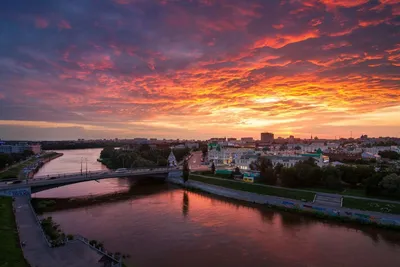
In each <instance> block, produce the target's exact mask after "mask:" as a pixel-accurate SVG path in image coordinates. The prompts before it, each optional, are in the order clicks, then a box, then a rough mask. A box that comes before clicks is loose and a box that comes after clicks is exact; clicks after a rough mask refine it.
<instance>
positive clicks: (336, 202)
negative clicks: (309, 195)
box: [314, 193, 343, 207]
mask: <svg viewBox="0 0 400 267" xmlns="http://www.w3.org/2000/svg"><path fill="white" fill-rule="evenodd" d="M314 203H315V204H318V205H323V206H328V207H342V203H343V197H342V196H341V195H332V194H329V195H328V194H321V193H317V194H315V200H314Z"/></svg>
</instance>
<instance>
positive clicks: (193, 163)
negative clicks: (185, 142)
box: [189, 151, 209, 171]
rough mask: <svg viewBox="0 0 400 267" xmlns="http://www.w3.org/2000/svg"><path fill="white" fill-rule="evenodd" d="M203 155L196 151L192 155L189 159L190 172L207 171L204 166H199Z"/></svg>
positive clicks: (206, 167)
mask: <svg viewBox="0 0 400 267" xmlns="http://www.w3.org/2000/svg"><path fill="white" fill-rule="evenodd" d="M202 156H203V153H202V152H201V151H196V152H193V153H192V156H191V157H190V159H189V168H190V170H191V171H207V170H208V169H209V168H208V166H206V165H201V163H202V162H201V158H202Z"/></svg>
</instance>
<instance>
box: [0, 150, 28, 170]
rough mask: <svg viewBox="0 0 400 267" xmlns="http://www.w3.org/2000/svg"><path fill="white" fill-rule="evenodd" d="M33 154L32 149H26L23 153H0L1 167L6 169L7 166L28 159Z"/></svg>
mask: <svg viewBox="0 0 400 267" xmlns="http://www.w3.org/2000/svg"><path fill="white" fill-rule="evenodd" d="M32 155H33V152H32V151H31V150H25V151H24V152H23V153H13V154H5V153H0V169H4V168H5V167H7V166H11V165H12V164H14V163H17V162H20V161H22V160H26V159H27V158H28V157H30V156H32Z"/></svg>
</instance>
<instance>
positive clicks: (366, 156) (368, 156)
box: [361, 152, 381, 160]
mask: <svg viewBox="0 0 400 267" xmlns="http://www.w3.org/2000/svg"><path fill="white" fill-rule="evenodd" d="M361 158H362V159H375V160H380V159H381V156H379V155H378V154H373V153H371V152H363V153H362V154H361Z"/></svg>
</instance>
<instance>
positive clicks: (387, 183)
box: [379, 173, 400, 197]
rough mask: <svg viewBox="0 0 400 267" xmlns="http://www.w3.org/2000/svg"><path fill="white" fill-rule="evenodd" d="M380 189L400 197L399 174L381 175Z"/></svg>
mask: <svg viewBox="0 0 400 267" xmlns="http://www.w3.org/2000/svg"><path fill="white" fill-rule="evenodd" d="M379 186H380V187H381V188H382V190H384V191H386V193H388V194H390V195H395V196H399V197H400V176H399V175H397V174H395V173H392V174H389V175H386V176H385V177H383V179H382V181H381V182H380V183H379Z"/></svg>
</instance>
